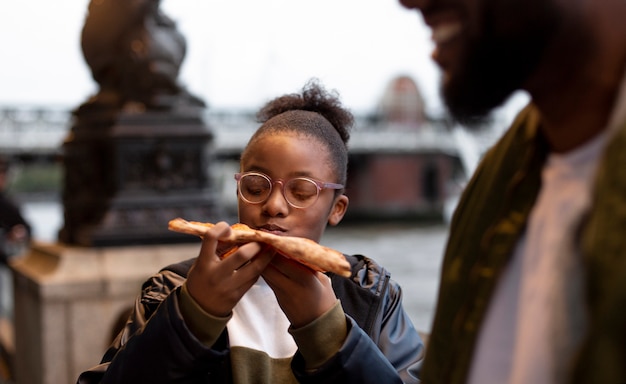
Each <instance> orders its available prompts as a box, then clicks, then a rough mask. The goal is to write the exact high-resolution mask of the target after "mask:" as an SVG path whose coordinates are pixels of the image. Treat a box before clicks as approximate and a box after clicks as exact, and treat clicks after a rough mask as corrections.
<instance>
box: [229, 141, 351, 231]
mask: <svg viewBox="0 0 626 384" xmlns="http://www.w3.org/2000/svg"><path fill="white" fill-rule="evenodd" d="M241 172H260V173H263V174H265V175H267V176H269V178H270V179H272V181H273V182H274V185H273V188H272V192H271V194H270V195H269V197H268V198H267V199H266V200H265V201H264V202H262V203H258V204H251V203H247V202H245V201H243V200H242V199H241V197H239V198H238V207H239V221H240V222H241V223H243V224H246V225H248V226H249V227H251V228H254V229H260V230H264V231H268V232H272V233H274V234H278V235H283V236H298V237H305V238H308V239H311V240H314V241H317V242H319V241H320V239H321V237H322V234H323V233H324V229H325V228H326V224H330V225H337V224H338V223H339V222H340V221H341V219H342V218H343V215H344V214H345V212H346V208H347V207H348V197H347V196H345V195H343V194H342V195H339V196H337V197H335V190H333V189H322V190H321V191H320V192H319V197H318V199H317V201H316V202H315V203H314V204H313V205H311V206H309V207H307V208H302V209H301V208H295V207H293V206H291V205H289V203H287V201H286V200H285V197H284V195H283V192H282V191H283V189H282V184H281V183H275V182H276V181H277V180H282V181H283V182H286V181H288V180H290V179H292V178H294V177H309V178H311V179H314V180H317V181H321V182H330V183H336V182H337V180H336V178H335V175H334V173H333V171H332V168H331V167H330V165H329V156H328V149H327V148H326V147H325V146H324V145H322V144H321V143H319V142H317V141H316V140H314V139H308V138H304V137H302V136H298V135H297V134H295V133H280V134H267V135H265V136H263V137H261V138H260V139H259V140H257V141H256V142H254V143H252V144H250V146H249V147H248V148H247V150H246V155H245V157H244V158H243V159H242V161H241Z"/></svg>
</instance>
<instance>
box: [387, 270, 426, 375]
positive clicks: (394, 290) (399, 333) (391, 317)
mask: <svg viewBox="0 0 626 384" xmlns="http://www.w3.org/2000/svg"><path fill="white" fill-rule="evenodd" d="M387 292H388V294H385V295H384V300H383V312H382V319H381V322H380V336H379V338H378V347H379V348H380V350H381V351H382V353H383V354H384V355H385V356H386V357H387V359H388V360H389V361H390V362H391V364H392V365H393V366H394V367H395V368H396V370H397V372H398V374H399V375H400V377H401V378H402V381H403V382H404V383H407V384H408V383H412V384H415V383H419V382H420V380H419V370H420V369H421V366H422V362H423V360H424V355H425V352H426V348H425V345H424V342H423V341H422V338H421V337H420V335H419V333H418V332H417V330H416V329H415V326H414V325H413V322H412V321H411V319H410V317H409V315H408V314H407V313H406V311H405V310H404V307H403V305H402V289H401V288H400V285H399V284H397V283H396V282H394V281H393V280H390V281H389V283H388V289H387Z"/></svg>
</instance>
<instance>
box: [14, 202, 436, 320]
mask: <svg viewBox="0 0 626 384" xmlns="http://www.w3.org/2000/svg"><path fill="white" fill-rule="evenodd" d="M22 209H23V213H24V216H25V217H26V218H27V220H29V222H30V223H32V225H33V234H34V238H35V239H36V240H39V241H46V242H54V241H56V234H57V231H58V230H59V229H60V227H61V226H62V224H63V223H62V220H63V218H62V217H63V214H62V206H61V205H60V204H59V203H57V202H51V201H35V202H25V203H23V204H22ZM447 235H448V228H447V226H445V225H431V226H426V225H424V224H418V223H407V222H402V223H389V222H386V223H363V224H358V225H355V224H340V225H339V226H337V227H329V228H328V229H327V231H326V233H325V235H324V237H323V238H322V241H321V242H322V243H323V244H324V245H327V246H329V247H332V248H335V249H337V250H339V251H341V252H343V253H348V254H362V255H366V256H368V257H370V258H372V259H375V260H376V261H377V262H379V263H380V264H382V265H383V266H384V267H385V268H387V269H388V270H389V271H390V272H391V277H392V278H393V279H394V280H396V281H397V282H398V283H400V285H401V286H402V289H403V293H404V299H403V303H404V307H405V309H406V311H407V313H408V314H409V316H410V317H411V319H412V320H413V323H414V324H415V327H416V328H417V329H418V330H419V331H422V332H429V331H430V327H431V321H432V316H433V311H434V304H435V299H436V295H437V288H438V283H439V268H440V263H441V258H442V254H443V248H444V244H445V241H446V238H447Z"/></svg>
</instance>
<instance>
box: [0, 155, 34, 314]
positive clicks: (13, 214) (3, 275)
mask: <svg viewBox="0 0 626 384" xmlns="http://www.w3.org/2000/svg"><path fill="white" fill-rule="evenodd" d="M10 165H11V161H10V159H9V158H7V157H6V156H4V155H0V316H7V317H11V316H12V313H13V297H12V296H13V283H12V279H11V273H10V271H9V269H8V267H7V265H8V263H9V261H10V260H11V258H13V257H16V256H19V255H20V254H22V253H24V252H25V251H26V249H27V248H28V245H29V243H30V238H31V226H30V224H29V223H28V222H27V221H26V219H25V218H24V216H23V215H22V212H21V209H20V206H19V205H18V204H17V203H16V202H15V201H14V200H13V199H12V198H11V196H10V195H9V193H8V191H7V188H8V184H9V172H10Z"/></svg>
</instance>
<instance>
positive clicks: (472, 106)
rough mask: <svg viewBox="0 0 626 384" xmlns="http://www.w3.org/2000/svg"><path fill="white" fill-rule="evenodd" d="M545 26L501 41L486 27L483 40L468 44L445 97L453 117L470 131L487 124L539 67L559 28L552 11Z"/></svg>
mask: <svg viewBox="0 0 626 384" xmlns="http://www.w3.org/2000/svg"><path fill="white" fill-rule="evenodd" d="M544 11H552V12H547V13H545V14H543V15H542V16H543V17H542V21H543V22H542V23H536V24H535V25H533V28H532V29H528V30H526V31H522V33H518V35H517V36H507V37H502V38H498V37H497V36H496V33H494V32H493V30H494V28H492V26H490V25H487V26H485V29H484V31H485V35H484V36H483V38H481V39H476V40H474V41H468V42H467V44H466V49H465V51H464V55H463V57H461V62H462V63H461V64H462V65H459V66H458V70H457V71H456V72H455V73H454V74H452V76H450V78H449V79H447V80H446V81H445V82H444V84H443V87H442V95H443V98H444V101H445V103H446V105H447V107H448V110H449V112H450V114H451V115H452V117H453V118H454V119H455V120H457V121H458V122H459V123H461V124H464V125H466V126H468V127H470V128H479V127H482V126H484V124H485V123H487V122H488V119H489V117H490V113H491V111H492V110H493V109H494V108H496V107H499V106H501V105H502V104H503V103H504V102H505V101H506V100H507V99H508V98H509V97H510V96H511V95H512V94H513V93H514V92H515V91H517V90H519V89H520V88H522V86H523V85H524V83H525V82H526V81H527V80H528V78H529V77H530V76H531V75H532V73H533V71H535V69H536V68H537V66H538V64H539V62H540V60H541V59H542V57H543V55H544V51H545V49H546V47H547V45H548V43H549V41H550V38H551V37H552V36H553V35H554V32H555V30H556V28H557V22H556V21H557V19H558V17H557V16H556V14H555V13H554V12H553V11H554V10H553V9H546V10H544Z"/></svg>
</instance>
